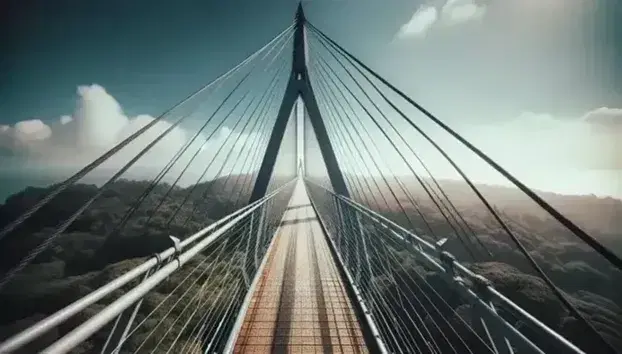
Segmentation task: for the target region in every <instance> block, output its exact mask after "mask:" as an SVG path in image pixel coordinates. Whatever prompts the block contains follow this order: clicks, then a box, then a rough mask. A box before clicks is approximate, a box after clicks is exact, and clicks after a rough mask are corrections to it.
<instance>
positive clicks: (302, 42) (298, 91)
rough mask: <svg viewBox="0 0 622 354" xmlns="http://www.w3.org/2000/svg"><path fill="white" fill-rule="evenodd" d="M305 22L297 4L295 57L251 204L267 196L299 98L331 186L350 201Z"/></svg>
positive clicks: (300, 6) (301, 10)
mask: <svg viewBox="0 0 622 354" xmlns="http://www.w3.org/2000/svg"><path fill="white" fill-rule="evenodd" d="M305 23H306V18H305V15H304V11H303V9H302V5H301V4H298V10H297V11H296V20H295V29H294V31H295V32H294V46H293V53H292V55H293V57H292V70H291V73H290V77H289V82H288V84H287V87H286V89H285V94H284V96H283V100H282V102H281V106H280V108H279V112H278V114H277V119H276V122H275V124H274V128H273V130H272V134H271V135H270V140H269V142H268V146H267V148H266V153H265V156H264V158H263V161H262V163H261V167H260V168H259V172H258V174H257V179H256V180H255V185H254V187H253V191H252V193H251V198H250V202H251V203H252V202H254V201H257V200H259V199H261V198H262V197H263V196H265V195H266V191H267V189H268V184H269V183H270V177H271V176H272V173H273V171H274V165H275V162H276V158H277V155H278V153H279V149H280V147H281V142H282V140H283V135H284V134H285V129H286V127H287V123H288V121H289V119H290V116H291V112H292V109H293V108H294V103H295V102H296V101H297V100H298V99H299V98H300V99H301V100H302V102H303V103H304V105H305V108H306V110H307V113H308V115H309V120H310V122H311V126H312V127H313V131H314V133H315V136H316V137H317V141H318V144H319V146H320V152H321V153H322V157H323V159H324V163H325V164H326V170H327V171H328V176H329V178H330V182H331V184H332V187H333V190H334V191H335V192H336V193H338V194H340V195H343V196H346V197H349V196H350V194H349V193H348V188H347V186H346V183H345V179H344V177H343V173H342V172H341V169H340V168H339V164H338V162H337V158H336V156H335V152H334V150H333V147H332V144H331V142H330V138H329V136H328V132H327V131H326V126H325V125H324V120H323V119H322V115H321V113H320V109H319V106H318V104H317V100H316V98H315V94H314V92H313V86H312V85H311V80H310V79H309V71H308V69H307V42H306V32H305Z"/></svg>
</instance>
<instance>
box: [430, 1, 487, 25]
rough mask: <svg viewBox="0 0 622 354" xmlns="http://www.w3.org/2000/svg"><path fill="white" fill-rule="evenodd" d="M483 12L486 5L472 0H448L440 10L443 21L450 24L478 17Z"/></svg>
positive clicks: (480, 16) (482, 14)
mask: <svg viewBox="0 0 622 354" xmlns="http://www.w3.org/2000/svg"><path fill="white" fill-rule="evenodd" d="M485 13H486V7H485V6H484V5H477V4H476V3H475V2H474V1H472V0H448V1H447V3H445V5H444V6H443V9H442V10H441V14H442V19H443V21H445V23H447V24H452V25H453V24H460V23H463V22H466V21H472V20H476V19H480V18H482V17H483V16H484V14H485Z"/></svg>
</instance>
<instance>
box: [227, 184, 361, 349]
mask: <svg viewBox="0 0 622 354" xmlns="http://www.w3.org/2000/svg"><path fill="white" fill-rule="evenodd" d="M328 247H329V246H328V244H327V242H326V239H325V238H324V235H323V231H322V228H321V227H320V224H319V221H318V219H317V215H316V214H315V211H314V210H313V207H312V206H311V202H310V201H309V197H308V196H307V193H306V191H305V188H304V186H303V185H302V183H298V185H297V186H296V188H295V189H294V193H293V195H292V198H291V200H290V202H289V206H288V209H287V211H286V212H285V215H284V217H283V221H282V223H281V226H280V228H279V230H278V231H277V235H276V239H275V244H274V246H273V247H272V250H271V252H270V254H269V255H268V257H269V258H268V260H267V263H266V266H265V268H264V272H263V274H262V275H261V279H260V280H259V282H258V283H257V286H256V288H255V292H254V294H253V298H252V300H251V304H250V307H249V309H248V311H247V313H246V315H245V318H244V324H243V325H242V329H241V331H240V333H239V335H238V338H237V341H236V345H235V349H234V352H235V353H367V352H368V351H367V349H366V348H365V344H364V341H363V336H362V333H361V329H360V327H359V325H358V322H357V320H356V316H355V315H354V311H353V309H352V304H351V303H350V301H349V299H348V297H347V295H346V291H345V288H344V284H343V282H342V281H341V278H340V277H339V273H338V271H337V268H336V265H335V262H334V260H333V258H332V255H331V254H330V250H329V248H328Z"/></svg>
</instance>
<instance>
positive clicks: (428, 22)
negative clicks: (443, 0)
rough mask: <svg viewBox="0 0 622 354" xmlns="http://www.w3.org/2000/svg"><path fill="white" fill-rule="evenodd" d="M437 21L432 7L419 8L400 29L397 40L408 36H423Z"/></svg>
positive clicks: (434, 9)
mask: <svg viewBox="0 0 622 354" xmlns="http://www.w3.org/2000/svg"><path fill="white" fill-rule="evenodd" d="M437 19H438V11H437V10H436V8H435V7H433V6H425V5H424V6H421V7H419V9H417V11H415V13H414V14H413V16H412V17H411V19H410V21H408V22H406V23H405V24H404V25H402V27H401V28H400V30H399V32H398V34H397V36H398V37H399V38H404V37H410V36H424V35H425V34H426V33H427V32H428V31H429V30H430V28H432V26H433V25H434V23H435V22H436V20H437Z"/></svg>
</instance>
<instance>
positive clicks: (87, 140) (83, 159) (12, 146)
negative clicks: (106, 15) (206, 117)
mask: <svg viewBox="0 0 622 354" xmlns="http://www.w3.org/2000/svg"><path fill="white" fill-rule="evenodd" d="M77 94H78V100H77V102H76V108H75V111H74V113H73V114H72V115H71V116H69V115H64V116H62V117H60V118H59V119H58V120H56V121H52V122H49V124H46V123H45V122H43V121H41V120H39V119H33V120H25V121H20V122H17V123H15V124H14V125H13V126H9V125H0V148H2V149H3V154H4V155H7V151H8V155H9V156H13V157H14V158H13V159H4V162H3V165H5V167H6V166H8V161H11V162H12V163H14V162H15V161H18V163H17V164H16V165H15V168H25V167H26V168H37V169H41V168H47V169H48V170H50V171H51V170H52V169H56V170H59V169H64V171H66V172H71V171H75V170H77V169H79V168H81V167H82V166H84V165H86V164H88V163H90V162H91V161H93V160H94V159H95V158H97V157H99V156H100V155H101V154H102V153H104V152H105V151H107V150H108V149H110V148H111V147H112V146H114V145H115V144H117V143H119V142H121V141H122V140H124V139H125V138H127V137H129V136H130V135H132V134H134V133H135V132H137V131H138V130H140V129H141V128H143V127H144V126H146V125H147V124H149V123H151V122H152V121H153V120H154V119H155V118H154V117H152V116H149V115H145V114H142V115H138V116H134V117H129V116H127V115H126V114H125V113H124V112H123V110H122V108H121V106H120V104H119V103H118V102H117V101H116V99H115V98H114V97H112V96H111V95H110V94H109V93H108V92H107V91H106V90H105V89H104V88H103V87H101V86H99V85H90V86H80V87H79V88H78V90H77ZM169 128H171V123H170V122H167V121H165V120H162V121H159V122H158V123H156V124H155V125H154V126H152V127H151V128H150V129H148V130H147V131H146V132H145V133H143V134H142V135H140V136H139V137H138V138H137V139H135V140H134V141H133V142H132V143H130V144H129V145H127V146H126V147H124V148H123V149H122V150H121V151H119V153H118V154H115V155H114V156H113V157H111V158H110V159H108V160H107V161H106V162H104V164H102V166H101V167H100V171H116V170H118V169H119V168H120V167H121V166H123V165H124V164H126V163H127V162H128V161H129V160H130V159H132V158H133V157H134V156H136V154H138V153H139V152H140V151H141V150H143V148H144V147H146V146H147V145H148V144H150V143H151V142H152V141H153V140H154V139H155V138H156V137H158V136H159V135H160V134H161V133H163V132H164V131H166V130H168V129H169ZM195 134H196V132H194V131H188V130H185V129H182V128H180V127H175V128H173V129H172V130H171V131H170V132H169V133H168V134H167V135H166V136H164V138H162V139H161V140H160V141H159V142H158V143H157V144H156V145H154V146H153V147H152V148H151V149H150V150H149V151H148V152H147V153H146V154H145V155H144V156H143V157H141V158H140V159H139V160H138V161H137V162H136V164H135V165H134V167H132V168H131V169H130V170H129V171H128V173H129V174H130V177H132V178H134V177H145V176H149V177H153V176H155V175H156V174H157V172H159V171H160V170H161V168H162V167H163V166H164V165H165V164H166V163H167V162H168V161H169V160H170V158H171V157H173V156H174V155H175V154H176V153H177V152H178V151H180V149H181V148H182V147H185V146H186V145H187V144H188V142H189V141H190V139H191V138H192V137H193V136H194V135H195ZM235 134H237V133H233V132H232V131H231V129H230V128H228V127H225V126H223V127H222V128H221V129H220V131H219V132H217V133H216V134H214V135H213V136H212V138H211V139H210V140H209V141H207V142H206V139H207V136H206V135H205V134H200V135H199V136H198V137H197V138H196V139H195V140H194V142H193V143H192V144H191V145H190V146H189V147H188V148H187V150H186V152H185V153H184V154H183V155H182V156H181V158H180V160H179V161H178V163H177V164H176V165H175V167H174V168H173V169H172V170H171V172H170V175H175V174H176V172H181V170H182V169H183V168H184V167H185V165H186V163H188V162H189V161H190V158H191V157H192V155H193V154H194V153H195V151H198V150H199V148H201V146H203V148H202V150H201V152H200V155H198V156H197V159H199V160H198V161H209V160H210V159H212V158H214V154H215V152H216V150H217V149H218V148H219V147H220V146H222V145H223V144H225V140H226V139H227V137H230V136H232V138H231V139H230V141H233V139H235V138H236V137H237V138H238V140H237V141H238V142H237V145H235V146H233V145H230V146H229V148H232V149H237V150H240V149H241V146H242V145H243V144H244V142H245V141H247V140H249V139H253V141H254V139H256V138H257V136H256V134H245V135H235ZM223 150H224V149H223ZM237 153H238V154H241V151H238V152H237ZM15 157H19V158H17V159H15ZM194 161H197V160H194ZM215 161H216V163H215V166H219V164H222V163H224V160H223V156H221V155H219V156H218V157H217V158H215ZM199 165H200V166H199ZM204 167H205V165H204V164H201V163H199V164H197V163H193V164H192V165H191V167H190V169H188V170H187V171H186V173H185V176H184V180H183V181H182V183H186V184H189V183H194V182H196V178H197V177H198V176H199V175H200V174H201V172H202V171H203V169H204ZM238 172H239V171H238ZM109 174H110V173H108V175H109ZM207 177H209V175H208V176H207Z"/></svg>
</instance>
